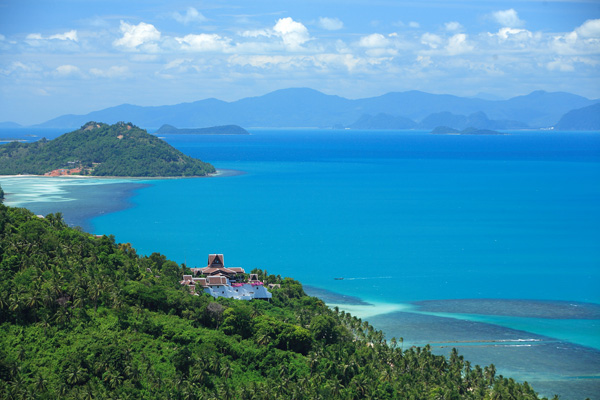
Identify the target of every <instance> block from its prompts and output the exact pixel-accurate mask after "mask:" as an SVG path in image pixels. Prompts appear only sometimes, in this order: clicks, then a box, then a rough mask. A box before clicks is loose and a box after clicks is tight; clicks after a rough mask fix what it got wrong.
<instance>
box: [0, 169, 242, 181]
mask: <svg viewBox="0 0 600 400" xmlns="http://www.w3.org/2000/svg"><path fill="white" fill-rule="evenodd" d="M244 174H246V172H244V171H239V170H235V169H224V168H223V169H217V172H215V173H213V174H207V175H203V176H146V177H145V176H95V175H60V176H48V175H33V174H22V175H0V180H1V179H2V178H49V179H128V180H144V181H146V180H164V179H196V178H219V177H228V176H238V175H244Z"/></svg>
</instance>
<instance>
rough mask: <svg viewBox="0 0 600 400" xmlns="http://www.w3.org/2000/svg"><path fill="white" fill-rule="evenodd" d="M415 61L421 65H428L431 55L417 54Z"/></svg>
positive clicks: (430, 62)
mask: <svg viewBox="0 0 600 400" xmlns="http://www.w3.org/2000/svg"><path fill="white" fill-rule="evenodd" d="M417 62H418V63H419V64H421V65H422V66H423V67H428V66H430V65H431V64H432V61H431V57H429V56H418V57H417Z"/></svg>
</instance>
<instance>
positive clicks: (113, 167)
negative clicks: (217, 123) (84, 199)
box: [0, 122, 216, 177]
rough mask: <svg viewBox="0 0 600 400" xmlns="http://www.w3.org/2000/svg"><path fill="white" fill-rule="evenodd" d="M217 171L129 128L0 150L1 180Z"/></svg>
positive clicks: (87, 128)
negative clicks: (8, 178) (14, 177)
mask: <svg viewBox="0 0 600 400" xmlns="http://www.w3.org/2000/svg"><path fill="white" fill-rule="evenodd" d="M215 172H216V170H215V167H213V166H212V165H211V164H208V163H205V162H203V161H200V160H198V159H195V158H192V157H190V156H187V155H185V154H183V153H182V152H181V151H179V150H177V149H175V148H174V147H172V146H171V145H169V144H168V143H166V142H164V141H163V140H160V139H158V138H157V137H155V136H153V135H150V134H149V133H148V132H146V131H145V130H143V129H140V128H138V127H137V126H135V125H133V124H131V123H125V122H119V123H116V124H114V125H108V124H104V123H99V122H88V123H86V124H85V125H83V126H82V127H81V128H80V129H78V130H76V131H73V132H70V133H65V134H64V135H61V136H59V137H57V138H56V139H54V140H46V139H45V138H43V139H41V140H38V141H36V142H33V143H18V142H11V143H7V144H4V145H1V146H0V175H46V176H62V175H89V176H120V177H192V176H206V175H208V174H212V173H215Z"/></svg>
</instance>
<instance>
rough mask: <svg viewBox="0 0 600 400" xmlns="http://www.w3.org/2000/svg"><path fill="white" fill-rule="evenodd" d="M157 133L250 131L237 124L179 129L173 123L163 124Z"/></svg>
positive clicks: (237, 133)
mask: <svg viewBox="0 0 600 400" xmlns="http://www.w3.org/2000/svg"><path fill="white" fill-rule="evenodd" d="M156 134H157V135H174V134H177V135H181V134H183V135H249V134H250V132H248V131H247V130H245V129H244V128H242V127H241V126H238V125H221V126H211V127H209V128H189V129H179V128H176V127H174V126H173V125H168V124H164V125H163V126H161V127H160V129H159V130H157V131H156Z"/></svg>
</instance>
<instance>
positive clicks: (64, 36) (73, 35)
mask: <svg viewBox="0 0 600 400" xmlns="http://www.w3.org/2000/svg"><path fill="white" fill-rule="evenodd" d="M48 39H58V40H72V41H74V42H77V31H76V30H74V29H73V30H70V31H69V32H65V33H59V34H56V35H51V36H48Z"/></svg>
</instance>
